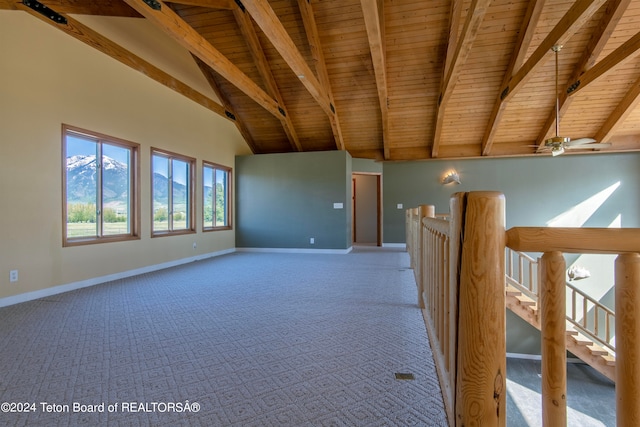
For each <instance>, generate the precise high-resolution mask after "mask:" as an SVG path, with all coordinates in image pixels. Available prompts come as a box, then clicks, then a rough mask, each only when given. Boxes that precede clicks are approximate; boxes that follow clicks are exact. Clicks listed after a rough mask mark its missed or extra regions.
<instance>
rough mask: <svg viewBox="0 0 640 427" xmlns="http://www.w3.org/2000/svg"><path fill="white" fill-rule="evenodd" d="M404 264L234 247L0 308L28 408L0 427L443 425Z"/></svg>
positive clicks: (15, 392)
mask: <svg viewBox="0 0 640 427" xmlns="http://www.w3.org/2000/svg"><path fill="white" fill-rule="evenodd" d="M408 264H409V260H408V256H407V254H406V253H404V252H401V251H393V250H385V251H380V250H376V249H375V248H374V249H362V250H357V251H355V252H353V253H350V254H348V255H315V254H265V253H235V254H231V255H226V256H223V257H219V258H213V259H210V260H205V261H200V262H195V263H191V264H189V265H184V266H180V267H176V268H171V269H166V270H162V271H158V272H154V273H149V274H144V275H141V276H138V277H133V278H127V279H123V280H118V281H114V282H110V283H106V284H103V285H98V286H93V287H90V288H85V289H81V290H78V291H74V292H69V293H65V294H60V295H56V296H52V297H48V298H44V299H40V300H36V301H31V302H27V303H23V304H18V305H14V306H10V307H5V308H2V309H0V325H1V326H0V372H2V375H1V377H0V403H1V402H10V403H13V404H14V407H13V408H10V409H14V410H17V409H22V410H24V407H23V406H24V404H25V403H27V404H29V405H28V406H27V409H28V410H30V412H22V413H15V412H9V413H6V412H0V425H7V426H100V425H109V426H179V425H185V426H187V425H188V426H385V425H386V426H407V425H425V426H427V425H428V426H443V425H446V417H445V414H444V410H443V402H442V396H441V392H440V387H439V384H438V380H437V376H436V375H435V371H434V365H433V358H432V355H431V352H430V348H429V346H428V342H427V337H426V331H425V327H424V323H423V320H422V317H421V313H420V310H419V309H418V307H417V305H416V288H415V282H414V280H413V272H412V271H411V270H410V269H409V268H408ZM396 373H410V374H413V376H414V377H415V379H414V380H398V379H396V376H395V374H396ZM34 403H35V405H32V404H34ZM102 403H104V404H105V406H104V408H102V407H100V406H96V407H94V408H91V407H80V406H76V407H75V408H74V404H75V405H101V404H102ZM18 405H21V407H18ZM47 405H51V406H47ZM55 405H58V406H55ZM114 405H117V406H114ZM74 409H75V410H77V411H78V412H74ZM88 409H94V410H96V411H97V412H93V413H92V412H86V410H88ZM110 409H111V410H112V411H111V412H110V411H109V410H110ZM53 410H61V411H62V412H60V413H55V412H48V411H53Z"/></svg>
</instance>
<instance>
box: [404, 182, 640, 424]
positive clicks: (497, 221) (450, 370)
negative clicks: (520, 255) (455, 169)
mask: <svg viewBox="0 0 640 427" xmlns="http://www.w3.org/2000/svg"><path fill="white" fill-rule="evenodd" d="M504 206H505V202H504V196H503V195H502V194H500V193H496V192H471V193H456V194H454V195H453V196H452V198H451V202H450V219H449V221H443V220H439V219H434V218H430V217H431V216H434V215H433V214H431V215H427V213H428V212H433V211H434V209H433V207H428V208H427V207H425V208H422V207H421V208H420V209H417V210H414V211H413V212H412V213H411V214H409V213H408V214H407V247H408V249H409V253H410V255H411V257H412V266H414V268H415V269H416V270H415V272H416V283H417V285H418V295H419V301H420V305H421V307H423V314H424V317H425V324H426V325H427V330H428V331H429V336H430V340H431V344H432V347H433V350H434V351H433V353H434V357H435V359H436V366H437V367H438V375H439V377H440V382H441V384H442V390H443V396H444V400H445V405H446V407H447V413H448V417H449V422H450V425H452V426H453V425H455V426H462V425H486V426H504V425H505V423H506V413H505V412H506V406H505V403H506V399H505V397H506V395H505V393H506V342H505V340H506V339H505V335H506V323H505V264H508V263H505V249H506V247H509V248H511V249H513V250H515V251H519V252H541V253H543V256H542V257H541V259H540V273H539V274H540V276H539V278H540V280H539V282H540V289H539V290H538V292H539V295H540V298H539V307H540V313H541V334H542V348H541V353H542V414H543V425H545V426H549V425H554V426H555V425H566V349H565V339H566V328H565V326H566V317H565V316H566V291H565V283H566V280H565V278H566V264H565V260H564V256H563V253H616V254H618V257H617V259H616V263H615V287H616V289H615V292H616V317H617V319H616V322H615V338H616V350H617V351H616V405H617V407H616V412H617V425H618V426H630V425H640V364H638V363H637V362H638V360H640V313H639V314H636V313H638V311H639V310H640V254H639V253H638V252H640V229H570V228H543V227H517V228H512V229H510V230H508V231H506V230H505V225H504V218H505V210H504ZM421 215H422V216H421ZM520 271H522V269H520Z"/></svg>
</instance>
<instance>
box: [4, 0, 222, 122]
mask: <svg viewBox="0 0 640 427" xmlns="http://www.w3.org/2000/svg"><path fill="white" fill-rule="evenodd" d="M16 8H17V9H21V10H24V11H26V12H28V13H29V14H30V15H32V16H34V17H36V18H38V19H40V20H41V21H42V22H45V23H47V24H50V25H51V26H53V27H54V28H57V29H59V30H61V31H63V32H65V33H66V34H68V35H70V36H72V37H73V38H75V39H77V40H80V41H81V42H83V43H85V44H88V45H89V46H91V47H93V48H95V49H97V50H99V51H100V52H102V53H104V54H107V55H109V56H110V57H112V58H113V59H115V60H117V61H120V62H121V63H123V64H124V65H127V66H129V67H131V68H133V69H134V70H136V71H139V72H141V73H142V74H144V75H146V76H148V77H150V78H151V79H153V80H155V81H157V82H158V83H161V84H163V85H164V86H166V87H168V88H170V89H172V90H174V91H176V92H178V93H179V94H181V95H183V96H186V97H187V98H189V99H191V100H192V101H194V102H197V103H198V104H200V105H202V106H203V107H205V108H208V109H209V110H211V111H213V112H214V113H216V114H218V115H220V116H222V117H224V118H226V119H229V118H230V117H229V116H228V114H227V111H226V110H225V108H224V107H223V106H222V105H220V104H218V103H217V102H216V101H214V100H213V99H210V98H208V97H206V96H205V95H203V94H201V93H200V92H198V91H196V90H195V89H193V88H192V87H190V86H188V85H186V84H185V83H183V82H181V81H180V80H178V79H176V78H174V77H172V76H171V75H169V74H167V73H165V72H164V71H162V70H161V69H159V68H158V67H156V66H154V65H153V64H151V63H149V62H147V61H145V60H144V59H142V58H140V57H139V56H137V55H135V54H133V53H131V52H130V51H128V50H126V49H125V48H123V47H122V46H120V45H118V44H116V43H114V42H112V41H111V40H109V39H108V38H106V37H104V36H103V35H101V34H100V33H98V32H96V31H94V30H92V29H91V28H89V27H87V26H86V25H84V24H82V23H80V22H78V21H77V20H75V19H73V18H72V17H70V16H68V15H64V16H65V18H66V19H67V24H66V25H63V24H57V23H55V22H53V21H51V20H50V19H48V18H46V17H44V16H42V15H41V14H39V13H37V12H35V11H33V10H32V9H30V8H28V7H26V6H24V5H22V3H19V4H17V5H16Z"/></svg>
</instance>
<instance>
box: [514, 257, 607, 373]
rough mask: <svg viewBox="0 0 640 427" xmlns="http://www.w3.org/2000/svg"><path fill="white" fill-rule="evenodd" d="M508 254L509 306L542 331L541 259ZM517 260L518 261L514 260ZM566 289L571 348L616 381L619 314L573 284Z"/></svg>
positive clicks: (579, 356)
mask: <svg viewBox="0 0 640 427" xmlns="http://www.w3.org/2000/svg"><path fill="white" fill-rule="evenodd" d="M506 257H507V262H506V264H507V268H506V272H507V273H506V284H507V290H506V302H507V308H508V309H509V310H511V311H512V312H513V313H515V314H517V315H518V316H519V317H520V318H522V319H524V320H525V321H526V322H527V323H529V324H530V325H532V326H534V327H535V328H536V329H538V330H540V329H541V325H540V313H539V310H538V289H540V285H539V283H538V277H539V273H538V261H537V260H535V259H533V258H531V257H530V256H528V255H527V254H524V253H521V252H516V251H514V250H512V249H510V248H507V251H506ZM516 259H517V263H514V260H516ZM566 288H567V290H568V294H569V295H570V297H569V298H570V301H571V310H570V312H569V313H567V314H566V318H567V326H566V348H567V350H569V351H570V352H571V353H573V354H574V355H575V356H576V357H578V358H580V359H581V360H582V361H584V362H585V363H587V364H588V365H590V366H591V367H593V368H594V369H595V370H597V371H598V372H600V373H601V374H603V375H604V376H606V377H607V378H609V379H610V380H611V381H614V382H615V373H616V370H615V347H614V345H613V344H611V341H612V338H613V335H612V327H611V325H612V323H613V320H614V319H615V313H614V312H613V311H612V310H610V309H609V308H608V307H606V306H604V305H602V304H601V303H600V302H599V301H597V300H596V299H594V298H592V297H591V296H589V295H587V294H586V293H585V292H583V291H581V290H579V289H577V288H576V287H575V286H573V285H572V284H570V283H566ZM578 306H580V308H581V310H578ZM589 311H592V316H589ZM600 313H602V314H603V316H604V337H605V338H602V337H601V332H602V331H601V330H600V321H599V319H600ZM590 318H592V319H593V321H592V322H591V323H592V325H590V324H589V323H590V322H589V319H590Z"/></svg>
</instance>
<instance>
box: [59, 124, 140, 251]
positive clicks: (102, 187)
mask: <svg viewBox="0 0 640 427" xmlns="http://www.w3.org/2000/svg"><path fill="white" fill-rule="evenodd" d="M62 134H63V143H62V162H63V168H62V169H63V193H64V195H63V204H62V206H63V216H62V217H63V218H64V221H63V228H64V230H63V246H73V245H78V244H88V243H101V242H110V241H121V240H128V239H138V238H139V230H138V228H139V223H140V221H139V211H140V208H139V207H140V204H139V195H138V177H139V169H138V167H139V165H138V157H139V149H140V146H139V145H138V144H134V143H132V142H128V141H123V140H121V139H117V138H113V137H110V136H105V135H101V134H98V133H95V132H90V131H86V130H82V129H78V128H75V127H71V126H67V125H63V127H62Z"/></svg>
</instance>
